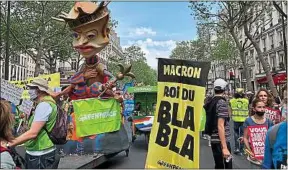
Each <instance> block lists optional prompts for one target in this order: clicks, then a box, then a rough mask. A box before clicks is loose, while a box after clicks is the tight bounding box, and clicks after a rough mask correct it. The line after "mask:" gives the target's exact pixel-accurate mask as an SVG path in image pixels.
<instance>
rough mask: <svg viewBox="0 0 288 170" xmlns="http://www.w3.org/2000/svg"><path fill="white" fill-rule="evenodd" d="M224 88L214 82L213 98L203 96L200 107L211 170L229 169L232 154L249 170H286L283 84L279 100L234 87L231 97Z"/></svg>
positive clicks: (265, 93) (266, 93) (262, 91)
mask: <svg viewBox="0 0 288 170" xmlns="http://www.w3.org/2000/svg"><path fill="white" fill-rule="evenodd" d="M226 86H227V82H226V81H225V80H223V79H217V80H216V81H215V82H214V92H215V93H214V95H207V96H206V99H205V104H204V109H205V111H206V128H205V130H204V131H203V132H202V136H203V138H204V139H207V140H209V143H210V144H211V148H212V152H213V157H214V161H215V169H232V161H233V157H232V152H233V153H234V154H236V155H241V156H245V157H247V160H248V161H249V162H250V164H251V168H252V169H287V85H285V86H284V87H283V88H282V90H281V92H280V96H281V97H280V96H279V97H274V96H273V95H272V94H271V92H269V91H268V90H266V89H264V88H261V89H259V90H258V91H257V92H256V93H255V95H254V94H253V93H252V92H251V91H246V92H245V91H244V89H243V88H238V89H236V90H235V94H234V96H232V95H227V93H226V91H225V88H226ZM230 126H232V127H233V128H231V127H230ZM230 129H231V131H230ZM232 138H234V148H231V139H232ZM225 159H226V161H223V160H225Z"/></svg>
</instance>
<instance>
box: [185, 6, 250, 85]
mask: <svg viewBox="0 0 288 170" xmlns="http://www.w3.org/2000/svg"><path fill="white" fill-rule="evenodd" d="M237 5H238V4H237V3H236V2H229V1H220V2H195V1H193V2H190V8H191V9H192V15H193V16H194V17H195V19H196V20H198V22H199V23H201V25H208V26H212V27H214V28H217V27H218V28H221V30H226V31H227V32H229V33H230V34H231V36H232V38H233V40H234V42H235V44H236V47H237V48H238V50H239V56H240V59H241V62H242V66H243V72H244V77H245V78H246V80H247V89H248V90H251V91H252V89H253V88H252V84H251V78H250V75H249V72H248V67H247V59H246V58H245V54H244V51H245V50H246V49H247V48H249V47H250V46H251V43H250V44H247V43H248V40H247V39H245V40H244V42H242V40H241V39H239V37H238V36H237V30H238V25H239V23H240V20H241V18H242V17H241V16H242V12H243V11H242V10H239V8H238V7H237Z"/></svg>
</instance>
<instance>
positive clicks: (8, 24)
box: [0, 1, 10, 80]
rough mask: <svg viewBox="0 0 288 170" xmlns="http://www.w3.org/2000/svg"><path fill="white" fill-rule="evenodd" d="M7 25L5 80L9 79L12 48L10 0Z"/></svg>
mask: <svg viewBox="0 0 288 170" xmlns="http://www.w3.org/2000/svg"><path fill="white" fill-rule="evenodd" d="M7 4H8V5H7V10H8V11H7V26H6V45H5V46H6V54H5V74H4V76H5V80H9V58H10V55H9V49H10V44H9V40H10V37H9V32H10V1H8V2H7ZM0 10H1V9H0Z"/></svg>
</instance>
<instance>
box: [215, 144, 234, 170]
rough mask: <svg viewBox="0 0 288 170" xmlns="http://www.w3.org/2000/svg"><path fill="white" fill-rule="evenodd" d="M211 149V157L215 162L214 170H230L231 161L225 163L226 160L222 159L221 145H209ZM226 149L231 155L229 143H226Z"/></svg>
mask: <svg viewBox="0 0 288 170" xmlns="http://www.w3.org/2000/svg"><path fill="white" fill-rule="evenodd" d="M211 148H212V152H213V157H214V161H215V169H233V168H232V159H231V160H230V161H229V162H226V159H225V158H224V157H223V154H222V147H221V143H220V142H219V143H211ZM227 148H228V150H229V152H230V153H231V146H230V143H229V142H227Z"/></svg>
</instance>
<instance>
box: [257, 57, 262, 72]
mask: <svg viewBox="0 0 288 170" xmlns="http://www.w3.org/2000/svg"><path fill="white" fill-rule="evenodd" d="M257 64H258V68H259V69H258V70H259V73H261V70H262V68H261V62H260V60H258V63H257Z"/></svg>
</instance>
